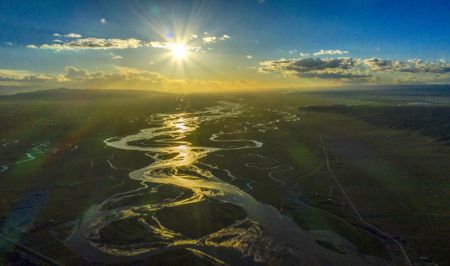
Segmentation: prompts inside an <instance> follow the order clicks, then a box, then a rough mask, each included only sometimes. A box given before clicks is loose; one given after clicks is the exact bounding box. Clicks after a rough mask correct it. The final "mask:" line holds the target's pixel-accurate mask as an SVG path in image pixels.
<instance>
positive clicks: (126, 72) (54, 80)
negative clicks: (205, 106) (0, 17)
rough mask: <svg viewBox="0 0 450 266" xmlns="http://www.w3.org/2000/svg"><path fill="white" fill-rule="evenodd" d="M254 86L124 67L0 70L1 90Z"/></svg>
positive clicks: (181, 89)
mask: <svg viewBox="0 0 450 266" xmlns="http://www.w3.org/2000/svg"><path fill="white" fill-rule="evenodd" d="M257 84H259V83H255V82H254V81H245V80H244V81H243V80H232V81H225V80H195V79H169V78H167V77H166V76H164V75H162V74H159V73H155V72H150V71H146V70H140V69H134V68H127V67H115V69H114V70H113V71H110V72H103V71H95V72H91V71H88V70H86V69H82V68H77V67H74V66H67V67H66V68H65V71H64V72H63V73H59V74H58V73H57V74H51V75H50V74H40V73H31V72H28V71H19V70H8V69H6V70H5V69H0V88H1V87H2V86H8V87H12V86H20V87H24V86H34V88H60V87H69V88H93V89H141V90H159V91H165V92H176V93H179V92H180V91H183V90H186V91H211V90H216V91H217V90H223V89H227V90H229V89H234V90H241V89H254V88H255V87H256V85H257ZM265 85H266V86H267V84H265Z"/></svg>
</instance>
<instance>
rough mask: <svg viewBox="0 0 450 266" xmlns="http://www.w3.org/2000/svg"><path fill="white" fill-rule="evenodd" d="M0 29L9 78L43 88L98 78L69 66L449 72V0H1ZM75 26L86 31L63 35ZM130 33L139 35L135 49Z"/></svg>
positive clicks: (195, 72)
mask: <svg viewBox="0 0 450 266" xmlns="http://www.w3.org/2000/svg"><path fill="white" fill-rule="evenodd" d="M102 19H103V20H102ZM0 28H1V30H0V70H2V71H3V72H1V71H0V77H1V76H3V77H4V78H3V79H1V78H0V81H2V80H3V81H2V83H0V85H3V86H20V85H21V82H22V83H23V82H24V81H26V82H28V83H27V85H29V84H30V83H32V81H31V80H32V78H28V79H27V80H26V77H27V76H28V77H31V76H33V77H36V76H39V77H41V78H38V80H35V81H36V84H37V85H40V86H44V85H45V84H47V85H49V86H50V85H51V86H57V85H58V86H59V85H61V84H63V83H64V82H65V83H64V85H69V86H70V85H73V86H74V87H76V86H86V87H91V86H89V85H92V86H94V84H89V83H87V82H84V83H83V82H81V81H80V80H77V81H76V82H75V80H73V77H69V75H68V73H67V68H68V67H73V68H75V69H77V70H78V71H84V72H80V73H84V74H86V73H89V74H92V75H91V76H89V77H88V79H90V80H93V79H94V78H93V77H97V76H98V75H97V76H95V75H93V74H95V73H100V72H101V73H103V74H105V73H106V74H111V75H112V74H113V73H119V72H120V73H131V72H133V73H134V74H136V73H138V72H139V71H141V72H142V73H147V74H148V75H149V77H148V79H147V78H146V80H147V81H148V80H149V79H150V76H151V75H150V74H149V73H152V74H158V75H161V77H162V78H163V79H168V80H176V81H179V82H190V81H193V80H195V81H196V82H200V81H203V82H205V83H204V84H205V85H204V86H210V85H211V84H209V83H208V82H213V81H214V82H215V84H219V83H220V82H229V83H230V82H231V81H237V80H239V81H242V83H245V82H247V84H248V85H247V86H249V87H252V86H254V87H258V84H261V83H264V84H269V85H270V86H274V87H286V86H288V87H302V86H314V85H326V86H332V85H342V84H348V83H355V82H357V83H358V82H369V83H374V82H375V83H380V82H381V83H392V82H397V83H398V82H401V80H404V81H405V82H408V83H411V82H416V83H427V82H432V83H446V82H448V79H446V78H447V76H448V72H450V70H449V71H447V68H448V66H447V63H446V61H448V60H450V58H449V57H450V53H449V52H450V51H449V49H450V46H449V44H450V1H437V0H434V1H433V0H431V1H380V0H365V1H358V0H351V1H318V0H316V1H301V0H298V1H288V0H283V1H280V0H278V1H275V0H265V1H263V0H247V1H244V0H241V1H234V0H223V1H219V0H214V1H188V0H182V1H175V0H173V1H111V0H109V1H9V0H4V1H1V2H0ZM70 33H75V34H76V35H74V36H79V37H67V36H66V37H65V36H64V35H68V34H70ZM206 33H207V34H206ZM57 34H58V35H57ZM192 36H197V37H196V38H194V37H192ZM224 36H227V37H226V38H225V37H224ZM205 37H213V38H215V39H209V41H205V39H204V38H205ZM86 38H91V39H86ZM110 39H117V40H122V41H124V43H126V44H125V47H124V46H120V45H122V43H120V44H119V46H120V47H116V46H115V45H113V44H111V43H110V42H109V41H108V40H110ZM131 39H134V40H138V41H139V42H140V43H139V44H138V45H134V46H132V47H130V45H129V42H128V41H129V40H131ZM92 42H95V43H92ZM99 42H101V44H99ZM150 42H161V43H164V45H162V46H161V47H155V46H158V45H155V44H151V45H150ZM179 42H181V43H183V45H185V46H186V48H187V50H188V53H189V57H190V58H189V57H187V58H183V60H180V58H173V55H172V58H171V55H170V52H171V51H170V50H171V49H172V48H171V47H172V46H171V44H173V43H179ZM80 43H82V44H80ZM105 43H107V44H105ZM84 45H87V46H84ZM98 45H100V46H98ZM105 45H106V46H105ZM75 46H77V47H78V48H76V49H75ZM81 46H82V48H79V47H81ZM160 48H163V49H160ZM320 51H323V52H320ZM164 54H167V55H166V56H164ZM344 57H345V58H351V59H352V60H353V61H348V60H347V61H342V60H340V59H339V58H344ZM373 58H377V60H372V61H370V60H369V59H373ZM281 59H286V60H288V61H286V60H285V61H283V60H281ZM313 59H315V60H313ZM411 59H415V60H416V61H411ZM366 60H369V61H366ZM408 60H409V61H408ZM181 61H182V62H181ZM449 69H450V68H449ZM14 71H16V72H14ZM2 73H3V75H2ZM58 75H59V78H56V77H57V76H58ZM123 75H126V74H123ZM64 76H67V77H66V78H64ZM108 77H109V76H108ZM80 78H81V77H79V79H80ZM135 79H136V77H133V79H131V80H129V81H130V82H129V83H130V84H131V85H133V84H134V83H136V80H135ZM44 81H45V82H44ZM96 81H98V80H96ZM116 81H117V79H116ZM131 81H133V82H131ZM158 82H161V81H158ZM102 84H103V83H102V82H99V81H98V82H97V83H96V84H95V86H94V87H99V86H102ZM150 84H151V83H150ZM153 84H155V83H153ZM174 84H175V85H174ZM174 84H171V85H170V86H166V87H167V88H169V87H173V86H176V84H179V83H176V82H175V83H174ZM148 85H149V84H146V85H145V86H148ZM194 85H195V86H199V84H198V83H195V84H194ZM140 86H144V85H142V84H141V85H140ZM158 86H159V85H158ZM227 86H237V87H239V86H243V85H242V84H240V85H236V84H234V85H233V84H232V83H231V84H227V85H225V83H224V87H227ZM108 87H114V86H113V84H111V83H108ZM187 87H189V86H187Z"/></svg>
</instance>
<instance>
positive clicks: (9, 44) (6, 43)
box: [4, 42, 13, 46]
mask: <svg viewBox="0 0 450 266" xmlns="http://www.w3.org/2000/svg"><path fill="white" fill-rule="evenodd" d="M4 44H5V45H6V46H13V43H12V42H4Z"/></svg>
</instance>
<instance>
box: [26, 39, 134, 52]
mask: <svg viewBox="0 0 450 266" xmlns="http://www.w3.org/2000/svg"><path fill="white" fill-rule="evenodd" d="M142 45H143V42H142V41H141V40H138V39H134V38H130V39H103V38H83V39H76V40H72V41H68V42H64V43H55V44H42V45H39V46H36V45H33V44H30V45H27V48H35V49H36V48H39V49H50V50H56V51H63V50H80V49H127V48H139V47H142Z"/></svg>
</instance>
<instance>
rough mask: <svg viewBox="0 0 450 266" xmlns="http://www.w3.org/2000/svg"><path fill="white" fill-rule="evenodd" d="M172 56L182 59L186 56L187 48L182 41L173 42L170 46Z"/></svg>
mask: <svg viewBox="0 0 450 266" xmlns="http://www.w3.org/2000/svg"><path fill="white" fill-rule="evenodd" d="M170 49H171V51H172V57H173V58H174V59H176V60H184V59H186V58H187V56H188V48H187V47H186V45H185V44H183V43H174V44H172V45H171V47H170Z"/></svg>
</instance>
